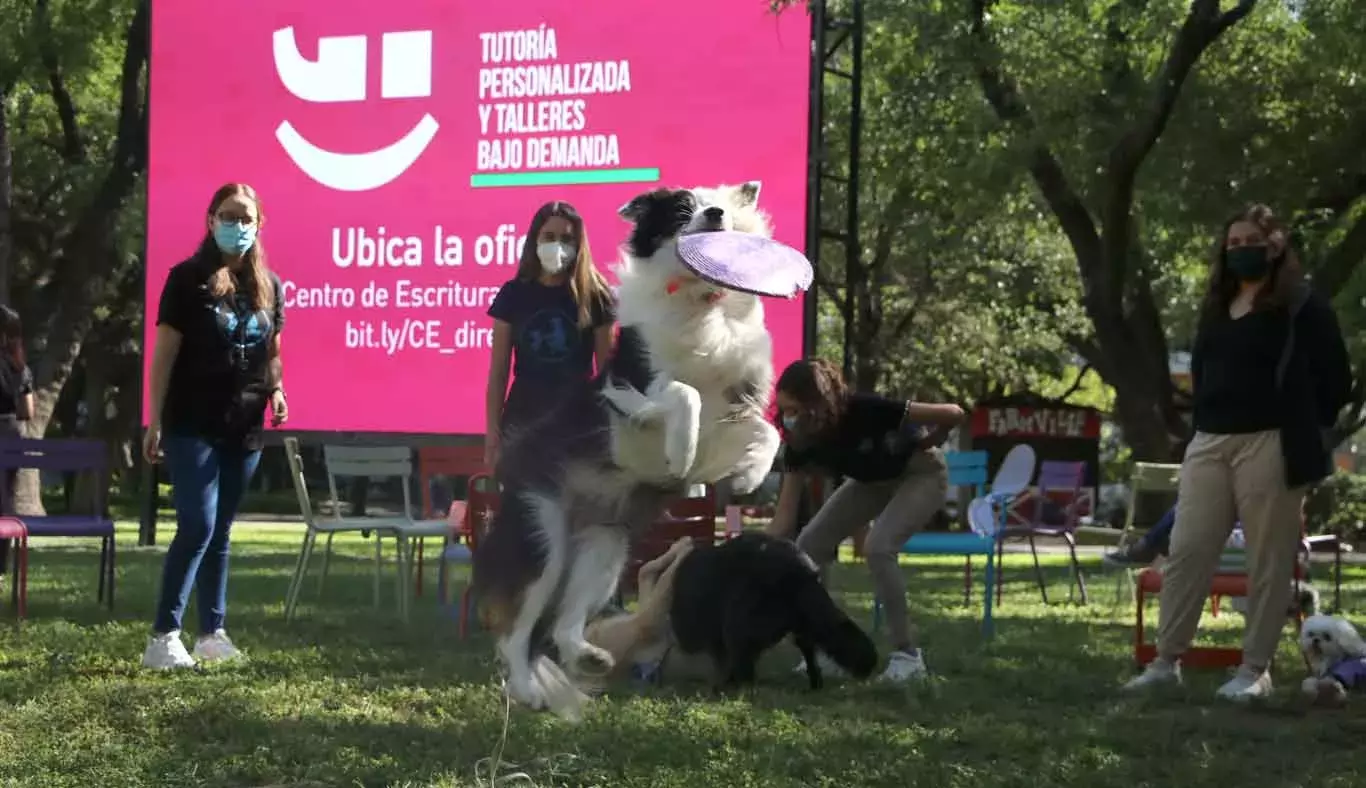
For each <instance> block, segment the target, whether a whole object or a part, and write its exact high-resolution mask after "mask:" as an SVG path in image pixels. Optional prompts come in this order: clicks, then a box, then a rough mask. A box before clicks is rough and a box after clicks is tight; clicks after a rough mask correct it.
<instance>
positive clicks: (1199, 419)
mask: <svg viewBox="0 0 1366 788" xmlns="http://www.w3.org/2000/svg"><path fill="white" fill-rule="evenodd" d="M1289 327H1290V319H1289V315H1287V314H1286V312H1285V310H1280V309H1261V310H1257V311H1253V312H1249V313H1247V314H1246V315H1243V316H1242V317H1240V318H1238V319H1237V320H1234V319H1233V318H1230V317H1227V316H1222V315H1221V316H1219V317H1216V318H1212V319H1210V320H1207V321H1206V322H1205V323H1204V325H1202V326H1201V327H1200V336H1199V337H1198V338H1197V340H1196V341H1197V343H1198V344H1199V346H1200V353H1199V359H1198V361H1199V365H1200V369H1198V370H1192V371H1193V379H1194V381H1195V386H1194V395H1195V412H1194V420H1193V422H1194V426H1195V429H1196V430H1198V431H1200V432H1207V433H1212V434H1215V435H1240V434H1247V433H1253V432H1265V431H1267V430H1275V429H1279V428H1280V427H1281V423H1282V421H1284V419H1283V418H1282V415H1283V413H1282V402H1281V399H1282V398H1281V395H1280V392H1279V391H1277V389H1276V366H1277V365H1278V364H1279V363H1280V359H1281V354H1282V353H1283V352H1284V350H1285V340H1286V336H1287V333H1288V331H1289Z"/></svg>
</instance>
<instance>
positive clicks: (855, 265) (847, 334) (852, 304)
mask: <svg viewBox="0 0 1366 788" xmlns="http://www.w3.org/2000/svg"><path fill="white" fill-rule="evenodd" d="M853 7H854V8H853V22H852V27H853V29H852V30H851V31H850V41H849V45H850V47H851V48H852V49H851V52H850V54H851V57H852V59H853V62H852V64H851V67H850V69H849V178H848V180H847V181H846V182H845V189H846V195H845V207H846V209H847V211H848V213H847V215H846V217H845V230H844V232H845V243H844V250H845V257H844V314H845V317H846V319H845V321H844V377H845V379H846V380H849V381H851V382H852V380H853V376H854V336H855V330H856V328H857V326H858V315H857V314H856V312H855V309H856V307H857V306H858V303H857V301H856V299H855V293H854V291H855V289H860V290H861V289H862V288H855V286H854V283H855V282H856V281H861V280H860V273H861V272H860V271H859V266H860V264H861V262H860V261H861V257H862V247H861V245H860V243H859V223H858V218H859V210H858V206H859V200H858V198H859V157H860V150H859V137H860V136H861V134H862V131H863V0H853Z"/></svg>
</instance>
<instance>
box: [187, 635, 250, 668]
mask: <svg viewBox="0 0 1366 788" xmlns="http://www.w3.org/2000/svg"><path fill="white" fill-rule="evenodd" d="M194 656H195V658H196V659H198V660H199V661H200V662H226V661H228V660H230V659H238V658H239V657H241V656H242V652H240V651H238V650H237V647H236V646H234V645H233V644H232V641H231V640H229V639H228V633H227V632H224V631H223V630H221V629H220V630H218V631H217V632H215V633H213V634H212V635H204V636H203V637H201V638H199V640H197V641H195V644H194Z"/></svg>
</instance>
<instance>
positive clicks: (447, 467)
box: [413, 445, 485, 602]
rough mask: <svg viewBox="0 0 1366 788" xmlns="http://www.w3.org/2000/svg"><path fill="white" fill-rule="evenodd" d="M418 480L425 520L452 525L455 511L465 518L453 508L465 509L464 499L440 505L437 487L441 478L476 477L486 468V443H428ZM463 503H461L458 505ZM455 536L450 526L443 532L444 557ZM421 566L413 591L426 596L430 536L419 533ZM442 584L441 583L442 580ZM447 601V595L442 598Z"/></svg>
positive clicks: (422, 453)
mask: <svg viewBox="0 0 1366 788" xmlns="http://www.w3.org/2000/svg"><path fill="white" fill-rule="evenodd" d="M417 467H418V484H419V485H421V487H422V510H421V512H420V516H421V518H422V519H424V520H442V519H444V520H445V522H446V523H447V524H448V525H449V524H450V523H451V522H452V514H455V515H456V517H455V518H454V520H455V522H460V521H461V520H462V519H463V513H462V512H452V509H463V508H464V507H463V504H464V502H463V501H456V500H454V497H452V499H451V500H450V501H449V502H445V501H443V503H445V506H438V505H436V503H435V501H434V499H433V491H434V490H433V488H434V487H435V485H436V483H437V480H438V479H439V478H443V477H444V478H446V479H455V478H459V477H468V478H470V479H473V478H474V477H475V476H476V475H477V474H480V473H482V472H483V471H484V470H485V469H484V447H483V446H481V445H466V446H424V447H422V448H419V449H418V450H417ZM457 504H459V505H457ZM454 538H455V535H454V534H452V533H451V532H450V530H449V529H446V530H444V531H443V532H442V545H441V557H440V560H441V561H445V560H446V552H447V551H446V547H447V546H448V545H449V544H450V543H451V541H452V540H453V539H454ZM415 541H416V552H417V567H416V576H415V577H414V579H413V593H414V594H415V595H416V596H422V564H423V560H422V558H423V555H422V554H423V547H424V543H425V542H426V539H425V538H424V537H422V536H418V537H417V538H416V539H415ZM442 572H443V569H442V568H441V567H440V566H438V568H437V577H438V579H439V578H440V577H441V573H442ZM438 584H439V583H438ZM442 599H443V602H444V597H443V598H442Z"/></svg>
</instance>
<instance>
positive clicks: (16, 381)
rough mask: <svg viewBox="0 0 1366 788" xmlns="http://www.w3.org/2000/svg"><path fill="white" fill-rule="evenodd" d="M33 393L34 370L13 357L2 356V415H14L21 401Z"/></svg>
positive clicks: (0, 377)
mask: <svg viewBox="0 0 1366 788" xmlns="http://www.w3.org/2000/svg"><path fill="white" fill-rule="evenodd" d="M32 393H33V372H32V371H30V370H29V368H28V366H27V365H25V366H22V367H21V366H19V365H18V364H15V363H14V361H13V360H12V359H9V358H0V416H14V415H15V414H17V413H18V412H19V401H20V400H21V399H23V398H24V397H25V396H27V395H29V394H32Z"/></svg>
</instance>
